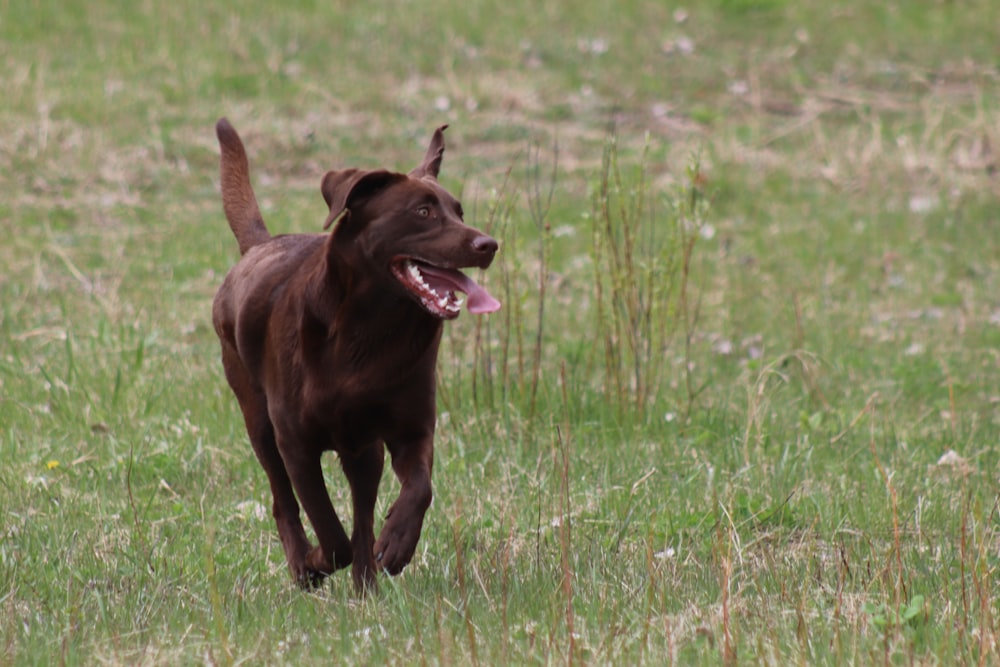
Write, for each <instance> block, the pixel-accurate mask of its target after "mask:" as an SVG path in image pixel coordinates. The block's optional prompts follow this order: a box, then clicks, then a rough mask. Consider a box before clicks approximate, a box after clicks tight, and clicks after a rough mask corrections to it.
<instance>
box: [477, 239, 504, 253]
mask: <svg viewBox="0 0 1000 667" xmlns="http://www.w3.org/2000/svg"><path fill="white" fill-rule="evenodd" d="M499 247H500V246H499V245H497V242H496V241H495V240H494V239H493V238H491V237H489V236H485V235H483V236H477V237H476V238H475V239H473V241H472V249H473V250H475V251H476V252H478V253H481V254H483V255H495V254H496V252H497V248H499Z"/></svg>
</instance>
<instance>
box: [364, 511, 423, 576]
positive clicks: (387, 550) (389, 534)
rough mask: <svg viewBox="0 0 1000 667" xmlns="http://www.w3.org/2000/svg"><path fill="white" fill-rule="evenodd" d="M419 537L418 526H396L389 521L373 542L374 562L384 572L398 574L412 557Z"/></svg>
mask: <svg viewBox="0 0 1000 667" xmlns="http://www.w3.org/2000/svg"><path fill="white" fill-rule="evenodd" d="M419 539H420V528H419V526H418V527H417V528H416V529H414V528H413V527H412V525H406V526H400V527H396V526H393V525H392V522H391V521H390V522H389V523H387V524H386V526H385V528H383V529H382V534H381V535H379V538H378V541H377V542H375V550H374V551H375V564H376V565H377V566H378V567H379V568H380V569H381V570H383V571H384V572H386V574H390V575H395V574H399V573H400V572H402V571H403V568H404V567H406V566H407V564H408V563H409V562H410V561H411V560H412V559H413V553H414V552H415V551H416V550H417V540H419Z"/></svg>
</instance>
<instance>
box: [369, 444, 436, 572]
mask: <svg viewBox="0 0 1000 667" xmlns="http://www.w3.org/2000/svg"><path fill="white" fill-rule="evenodd" d="M386 446H387V447H388V449H389V453H390V454H391V455H392V469H393V471H394V472H395V473H396V477H398V478H399V481H400V484H401V486H402V488H401V489H400V491H399V497H398V498H397V499H396V502H394V503H393V504H392V507H390V508H389V514H388V515H387V516H386V521H385V525H383V526H382V532H381V533H379V536H378V541H377V542H375V560H376V562H377V563H378V565H379V567H381V568H382V569H383V570H385V571H386V572H388V573H389V574H398V573H399V572H400V571H402V569H403V568H404V567H405V566H406V564H407V563H409V562H410V559H412V558H413V552H414V551H416V549H417V541H418V540H419V539H420V530H421V528H422V527H423V524H424V514H425V513H426V512H427V508H428V507H430V504H431V497H432V494H431V466H432V465H433V461H434V441H433V435H432V434H428V435H427V436H426V437H423V438H420V439H417V440H413V441H386Z"/></svg>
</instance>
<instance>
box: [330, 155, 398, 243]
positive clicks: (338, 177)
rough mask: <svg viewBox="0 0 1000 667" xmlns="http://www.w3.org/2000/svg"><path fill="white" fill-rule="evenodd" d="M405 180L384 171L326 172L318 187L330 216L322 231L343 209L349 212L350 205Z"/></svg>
mask: <svg viewBox="0 0 1000 667" xmlns="http://www.w3.org/2000/svg"><path fill="white" fill-rule="evenodd" d="M405 178H406V176H404V175H403V174H397V173H393V172H391V171H386V170H385V169H376V170H374V171H367V170H363V169H341V170H339V171H328V172H327V173H326V175H325V176H323V183H322V185H320V190H321V191H322V192H323V199H325V200H326V205H327V206H329V207H330V215H328V216H327V218H326V222H325V223H323V229H328V228H329V227H330V225H332V224H333V221H334V220H336V219H337V218H338V217H340V214H341V213H343V212H344V210H345V209H346V210H348V212H350V208H351V204H352V203H356V202H358V201H361V200H362V199H364V198H366V197H370V196H372V195H373V194H375V193H376V192H378V191H379V190H381V189H382V188H384V187H386V186H388V185H391V184H393V183H396V182H398V181H400V180H403V179H405Z"/></svg>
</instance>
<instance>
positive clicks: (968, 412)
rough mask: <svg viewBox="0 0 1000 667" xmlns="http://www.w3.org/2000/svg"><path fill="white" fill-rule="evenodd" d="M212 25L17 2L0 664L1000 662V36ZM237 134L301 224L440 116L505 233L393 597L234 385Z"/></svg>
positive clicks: (729, 5)
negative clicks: (246, 411) (228, 139)
mask: <svg viewBox="0 0 1000 667" xmlns="http://www.w3.org/2000/svg"><path fill="white" fill-rule="evenodd" d="M202 4H203V3H202ZM202 4H197V3H193V2H174V3H148V2H145V3H144V2H138V3H137V2H120V1H118V0H100V1H96V2H90V3H83V4H81V3H76V4H74V3H69V4H67V3H58V2H51V1H39V2H23V1H22V2H8V3H0V57H2V59H3V62H4V63H5V66H4V67H3V68H0V90H3V92H4V102H3V105H0V192H2V194H3V196H2V197H0V231H2V232H3V236H4V239H5V240H4V243H3V244H0V454H2V456H3V461H4V465H3V466H2V468H0V516H2V520H0V662H2V663H3V664H16V665H28V664H45V665H49V664H54V663H56V662H58V663H68V664H95V663H113V664H190V663H206V662H208V663H213V664H216V663H221V664H233V663H242V662H248V663H251V664H261V663H263V664H310V663H320V662H326V663H329V662H334V663H338V664H343V663H349V664H382V663H391V664H415V663H421V664H424V663H426V664H470V663H471V664H539V663H541V664H549V663H575V664H609V663H613V664H656V665H659V664H679V665H687V664H719V663H720V662H726V661H729V662H732V663H740V664H742V663H748V664H749V663H764V664H774V665H783V664H875V663H884V664H933V663H941V664H970V665H979V664H993V663H996V662H997V661H1000V650H998V645H1000V644H998V642H1000V621H998V617H1000V588H998V587H997V585H996V583H995V582H996V581H997V580H998V568H1000V476H998V471H1000V445H998V442H1000V409H998V403H1000V389H998V381H997V378H998V377H1000V357H998V355H997V350H998V349H1000V302H998V300H997V296H996V295H997V294H1000V241H998V239H1000V236H998V235H997V233H996V227H997V213H996V211H997V207H996V201H997V196H998V194H1000V186H998V181H997V177H996V169H997V167H998V166H1000V163H998V160H1000V157H998V154H997V152H996V151H997V148H996V147H997V146H1000V115H998V113H997V111H996V108H997V104H996V103H997V99H998V91H1000V87H998V86H1000V69H998V68H1000V60H998V57H997V50H996V44H997V42H998V39H1000V31H998V29H997V26H1000V7H998V6H995V5H996V3H992V2H987V1H986V0H976V1H973V2H966V3H953V2H937V1H930V0H928V1H922V2H909V3H903V2H890V3H881V4H878V3H875V4H873V3H864V2H853V1H852V2H846V3H834V4H835V5H836V6H832V5H831V3H823V2H818V1H816V0H803V1H802V2H788V1H785V0H716V1H714V2H705V3H691V4H692V6H690V7H687V8H686V9H683V10H682V9H681V8H679V7H675V6H667V5H665V4H664V3H648V2H620V1H619V2H604V1H603V0H588V1H587V2H586V3H583V4H577V5H573V6H572V7H570V6H569V5H566V6H565V8H564V7H562V6H561V5H560V4H559V3H555V4H553V3H548V4H545V3H543V6H542V7H541V8H539V7H537V6H536V5H537V3H535V4H531V3H517V2H515V3H507V4H504V5H495V4H494V3H486V2H477V1H472V2H466V3H461V4H460V6H455V7H452V6H449V4H448V3H405V2H391V3H382V4H380V5H378V6H364V7H362V6H360V5H359V6H358V7H354V6H353V5H351V4H350V3H298V4H297V6H295V7H292V8H288V7H278V6H277V5H272V4H271V3H264V2H256V3H243V5H242V6H241V7H240V8H239V9H238V10H236V9H232V10H230V9H220V8H208V9H206V8H205V7H203V6H202ZM161 5H162V6H161ZM221 115H227V116H228V117H229V118H230V119H231V120H232V121H233V123H234V124H235V125H236V127H237V128H238V129H239V130H240V131H241V132H242V134H243V135H244V139H245V141H246V143H247V145H248V149H249V152H250V157H251V165H252V171H253V176H254V182H255V185H256V188H257V193H258V197H259V198H260V201H261V206H262V209H263V210H264V215H265V217H266V219H267V220H268V224H269V226H270V228H271V230H272V231H274V232H290V231H291V232H296V231H315V230H318V229H319V227H320V224H321V222H322V220H323V219H324V217H325V214H324V211H323V208H322V207H323V204H322V200H321V199H320V195H319V192H318V185H319V179H320V177H321V175H322V173H323V172H324V171H325V170H326V169H328V168H332V167H336V166H346V165H356V166H374V165H389V166H392V167H395V168H400V169H404V168H409V167H411V166H413V165H414V164H415V163H416V161H417V160H418V159H419V157H420V156H421V155H422V149H423V147H424V146H425V145H426V141H427V139H428V137H429V135H430V132H431V130H432V129H433V128H434V127H436V126H437V125H438V124H440V123H441V122H448V123H450V124H451V129H450V130H449V131H448V135H447V140H448V155H447V159H446V161H445V164H444V169H443V173H442V179H443V181H444V183H445V184H446V185H447V186H448V187H449V188H451V189H452V190H453V191H455V192H460V193H461V194H462V198H463V203H464V205H465V209H466V211H467V212H469V218H470V219H471V220H472V221H473V222H474V223H475V224H477V225H478V226H481V227H484V228H488V229H489V230H490V231H491V232H492V233H494V234H495V235H496V236H498V237H499V238H500V239H501V242H502V251H501V254H500V255H499V256H498V259H497V262H496V263H495V264H494V266H493V267H492V268H491V269H490V270H489V271H488V272H487V273H486V274H485V276H484V281H485V282H486V284H487V285H488V286H489V287H490V289H491V291H492V292H493V293H494V294H496V295H497V296H498V297H500V298H501V300H502V301H503V302H504V308H503V309H502V310H501V311H500V312H499V313H497V314H495V315H492V316H490V317H487V318H475V317H470V316H468V314H463V316H462V317H460V318H459V319H458V320H457V321H456V322H454V323H452V324H449V325H448V327H447V330H446V334H445V340H444V344H443V346H442V353H441V357H440V362H439V366H440V368H439V370H440V373H439V376H440V377H439V386H440V392H439V393H440V398H439V410H440V418H439V428H438V437H437V450H436V469H435V484H436V486H435V500H434V504H433V506H432V508H431V510H430V513H429V515H428V519H427V523H426V525H425V529H424V535H423V537H422V539H421V542H420V545H419V547H418V553H417V557H416V558H415V561H414V562H413V563H412V564H411V565H410V566H409V567H408V569H407V570H406V571H405V573H404V574H403V575H402V576H400V577H397V578H395V579H389V578H386V577H382V578H381V579H380V587H381V590H380V592H379V594H378V595H377V596H373V597H370V598H367V599H358V598H357V597H356V596H355V594H354V593H353V590H352V586H351V583H350V577H349V576H348V575H346V574H345V573H338V574H337V575H335V576H334V577H332V578H331V579H330V580H329V582H328V583H327V585H326V586H325V587H324V588H322V589H321V590H319V591H316V592H309V593H304V592H301V591H299V590H298V589H296V588H295V587H294V585H293V584H292V582H291V581H290V579H289V577H288V574H287V571H286V569H285V565H284V559H283V556H282V554H281V548H280V544H279V543H278V541H277V539H276V537H277V536H276V531H275V529H274V527H273V524H272V521H271V519H270V517H269V516H268V515H269V511H268V509H267V508H268V507H269V504H270V500H269V498H268V491H267V484H266V480H265V478H264V475H263V473H262V471H261V470H260V469H259V466H258V465H257V463H256V461H255V459H254V457H253V455H252V453H251V450H250V448H249V446H248V443H247V442H246V436H245V432H244V430H243V426H242V422H241V420H240V417H239V411H238V409H237V406H236V403H235V400H234V399H233V397H232V396H231V394H230V393H229V391H228V389H227V387H226V386H225V381H224V379H223V377H222V372H221V365H220V362H219V359H218V349H217V342H216V341H215V338H214V334H213V332H212V329H211V326H210V324H209V317H210V314H209V309H210V302H211V298H212V295H213V293H214V290H215V289H216V288H217V287H218V285H219V283H220V281H221V279H222V276H223V275H224V273H225V271H226V270H227V269H228V267H229V266H231V265H232V263H233V262H234V261H235V259H236V256H237V251H236V244H235V241H234V240H233V238H232V236H231V233H230V231H229V229H228V228H227V226H226V224H225V222H224V219H223V216H222V211H221V206H220V202H219V197H218V193H217V183H216V181H217V178H218V176H217V168H218V167H217V160H218V157H217V148H216V146H215V140H214V136H213V132H212V125H213V123H214V121H215V120H216V118H218V117H219V116H221ZM328 463H329V468H330V473H329V478H328V482H329V486H330V489H331V494H332V496H333V498H334V504H335V506H337V507H338V508H340V509H341V510H342V511H343V512H346V511H347V508H348V506H349V499H348V497H347V490H346V484H344V482H343V480H342V479H341V476H340V474H339V472H338V471H337V465H336V462H335V461H334V460H333V459H332V457H331V458H330V460H329V461H328ZM395 491H396V482H395V480H393V479H391V476H390V475H388V474H387V476H386V479H385V480H384V482H383V489H382V498H381V500H380V508H379V511H380V513H381V514H384V512H385V510H386V509H387V507H388V504H389V502H391V500H392V498H393V497H394V495H395Z"/></svg>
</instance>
